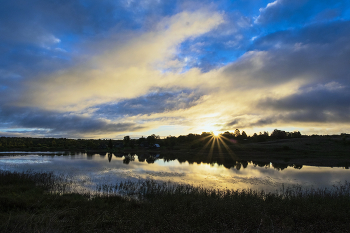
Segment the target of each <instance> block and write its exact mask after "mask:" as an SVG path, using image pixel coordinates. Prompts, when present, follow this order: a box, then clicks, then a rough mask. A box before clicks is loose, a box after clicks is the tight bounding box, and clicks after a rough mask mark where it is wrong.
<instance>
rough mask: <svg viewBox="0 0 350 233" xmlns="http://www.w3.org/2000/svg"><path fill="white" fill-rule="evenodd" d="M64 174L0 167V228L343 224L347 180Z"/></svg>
mask: <svg viewBox="0 0 350 233" xmlns="http://www.w3.org/2000/svg"><path fill="white" fill-rule="evenodd" d="M72 186H74V181H73V180H71V178H70V177H68V176H65V175H54V174H53V173H43V172H33V171H28V172H23V173H17V172H8V171H0V206H1V208H0V232H73V231H74V232H75V231H76V232H102V231H104V232H105V231H111V232H202V231H204V232H236V231H237V232H257V231H259V232H309V231H312V232H346V231H347V230H348V227H349V223H348V216H349V214H350V184H349V183H348V182H344V183H341V184H338V185H335V186H334V187H332V188H327V189H326V188H324V189H313V188H309V189H305V188H303V187H301V186H294V187H288V188H283V187H281V190H280V191H279V192H275V193H267V192H264V191H258V190H251V189H248V190H218V189H206V188H203V187H195V186H192V185H185V184H176V183H171V182H162V183H161V182H157V181H155V180H139V181H137V182H131V181H126V182H122V183H118V184H115V185H107V184H99V185H97V187H96V189H95V190H93V191H89V192H85V193H83V194H78V193H76V192H75V191H74V189H73V188H72Z"/></svg>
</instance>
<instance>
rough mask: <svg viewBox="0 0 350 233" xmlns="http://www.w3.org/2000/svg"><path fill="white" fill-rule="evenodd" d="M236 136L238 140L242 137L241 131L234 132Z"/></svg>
mask: <svg viewBox="0 0 350 233" xmlns="http://www.w3.org/2000/svg"><path fill="white" fill-rule="evenodd" d="M234 135H235V137H236V138H238V137H239V136H241V132H240V131H239V129H236V130H235V132H234Z"/></svg>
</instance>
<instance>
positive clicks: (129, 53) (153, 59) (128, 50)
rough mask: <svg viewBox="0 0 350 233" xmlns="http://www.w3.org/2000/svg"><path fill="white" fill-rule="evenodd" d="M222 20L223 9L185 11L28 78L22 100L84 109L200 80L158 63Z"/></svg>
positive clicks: (22, 103)
mask: <svg viewBox="0 0 350 233" xmlns="http://www.w3.org/2000/svg"><path fill="white" fill-rule="evenodd" d="M221 22H222V17H221V15H220V14H218V13H215V12H214V13H213V12H208V11H196V12H192V13H190V12H182V13H180V14H177V15H174V16H172V17H168V18H165V19H164V20H162V21H161V22H160V23H159V24H158V25H157V30H156V31H152V32H148V33H144V34H141V35H138V36H137V37H133V38H131V39H130V40H129V41H126V42H125V43H122V44H116V45H115V46H114V47H112V48H110V49H109V50H108V51H105V52H104V53H102V54H101V55H99V56H95V57H93V58H91V59H90V60H89V61H86V62H85V63H84V64H80V65H78V66H76V67H73V68H71V69H68V70H62V71H59V72H56V73H54V74H45V75H42V77H41V78H40V79H35V80H34V81H33V80H29V81H28V82H27V83H26V84H25V85H28V86H27V87H28V89H27V90H28V91H27V92H26V94H25V95H24V98H23V99H21V101H20V102H18V103H17V104H18V105H22V106H41V107H42V108H47V109H57V108H61V109H62V108H66V107H67V106H70V107H72V108H73V109H74V108H75V109H77V108H80V109H82V108H85V107H87V106H92V105H95V104H99V103H103V102H106V101H107V102H108V101H112V100H118V99H124V98H135V97H138V96H141V95H145V94H146V93H147V92H148V91H149V90H150V89H151V88H154V87H165V88H167V87H168V86H174V85H179V86H184V84H182V83H181V82H182V81H185V82H186V83H187V84H189V83H190V84H191V83H192V84H194V83H195V80H188V81H187V80H183V79H181V75H177V74H172V75H164V74H162V72H161V70H159V69H155V67H159V66H161V65H162V63H163V62H164V61H168V60H171V59H172V57H173V54H174V52H175V51H176V47H177V45H178V44H179V43H181V42H182V41H184V40H185V39H187V38H191V37H195V36H198V35H201V34H203V33H206V32H208V31H209V30H211V29H212V28H214V27H216V26H217V25H219V24H220V23H221ZM167 68H169V67H167ZM193 72H196V71H192V73H193ZM179 76H180V79H179V78H178V77H179ZM47 100H50V101H47Z"/></svg>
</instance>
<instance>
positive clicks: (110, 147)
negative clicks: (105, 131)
mask: <svg viewBox="0 0 350 233" xmlns="http://www.w3.org/2000/svg"><path fill="white" fill-rule="evenodd" d="M108 148H109V149H113V142H112V139H109V142H108Z"/></svg>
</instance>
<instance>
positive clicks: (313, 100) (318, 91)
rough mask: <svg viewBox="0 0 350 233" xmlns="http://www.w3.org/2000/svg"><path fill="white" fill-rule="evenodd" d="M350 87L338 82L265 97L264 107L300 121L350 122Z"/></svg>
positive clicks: (262, 104)
mask: <svg viewBox="0 0 350 233" xmlns="http://www.w3.org/2000/svg"><path fill="white" fill-rule="evenodd" d="M349 100H350V88H349V86H348V87H339V86H338V87H337V85H336V84H329V85H328V86H327V85H326V86H318V87H316V88H315V89H311V90H301V92H300V93H297V94H294V95H290V96H288V97H285V98H282V99H271V98H269V99H265V100H263V101H261V103H260V106H261V107H262V108H265V109H266V108H270V109H273V110H275V111H277V112H280V114H281V115H283V116H284V117H283V118H284V120H292V121H298V122H329V121H333V122H350V101H349Z"/></svg>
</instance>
